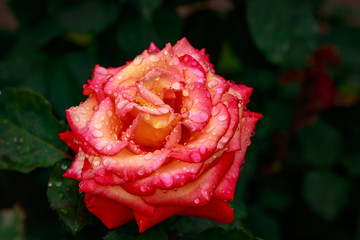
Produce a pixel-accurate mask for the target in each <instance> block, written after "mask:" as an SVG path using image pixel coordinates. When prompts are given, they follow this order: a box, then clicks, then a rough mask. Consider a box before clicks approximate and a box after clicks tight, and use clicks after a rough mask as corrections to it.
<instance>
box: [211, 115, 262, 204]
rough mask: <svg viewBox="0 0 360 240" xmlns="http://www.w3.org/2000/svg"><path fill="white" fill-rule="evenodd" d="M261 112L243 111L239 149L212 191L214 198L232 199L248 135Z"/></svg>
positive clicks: (248, 142)
mask: <svg viewBox="0 0 360 240" xmlns="http://www.w3.org/2000/svg"><path fill="white" fill-rule="evenodd" d="M260 117H261V114H258V113H253V112H250V111H245V112H244V116H243V118H242V122H241V150H240V151H238V152H236V154H235V160H234V163H233V165H232V166H231V168H230V169H229V171H228V172H227V173H226V174H225V176H224V178H223V180H222V181H221V182H220V183H219V185H218V186H217V188H216V190H215V192H214V198H217V199H226V200H232V199H233V198H234V191H235V186H236V182H237V180H238V178H239V173H240V167H241V165H242V164H243V162H244V156H245V153H246V149H247V147H248V146H249V145H250V136H251V133H252V132H253V131H254V129H255V125H256V122H257V121H258V120H259V118H260Z"/></svg>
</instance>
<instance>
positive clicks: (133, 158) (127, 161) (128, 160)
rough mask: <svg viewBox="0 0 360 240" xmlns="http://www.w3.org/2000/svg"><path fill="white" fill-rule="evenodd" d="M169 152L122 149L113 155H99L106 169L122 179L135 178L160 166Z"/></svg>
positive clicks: (148, 173)
mask: <svg viewBox="0 0 360 240" xmlns="http://www.w3.org/2000/svg"><path fill="white" fill-rule="evenodd" d="M169 152H170V151H169V150H165V149H162V150H161V151H160V150H156V151H155V152H153V153H152V152H149V153H147V154H144V155H138V154H135V153H133V152H131V151H129V150H127V149H123V150H122V151H121V152H120V153H118V154H117V155H115V156H112V157H110V156H101V159H102V162H103V164H104V166H105V168H106V170H108V171H112V172H113V173H115V174H116V175H117V176H119V177H120V178H122V179H125V180H128V179H130V180H136V179H137V178H139V176H140V177H145V176H147V175H150V174H151V173H152V172H154V171H155V170H156V169H158V168H160V167H161V166H162V165H163V164H164V163H165V162H166V161H167V160H168V156H169Z"/></svg>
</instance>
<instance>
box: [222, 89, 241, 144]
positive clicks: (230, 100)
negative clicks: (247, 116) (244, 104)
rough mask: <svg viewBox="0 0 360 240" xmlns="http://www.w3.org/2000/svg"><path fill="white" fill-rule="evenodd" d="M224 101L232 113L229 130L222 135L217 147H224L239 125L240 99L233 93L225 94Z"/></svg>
mask: <svg viewBox="0 0 360 240" xmlns="http://www.w3.org/2000/svg"><path fill="white" fill-rule="evenodd" d="M222 102H223V103H224V104H225V105H226V106H227V109H228V112H229V115H230V124H229V127H228V129H227V132H226V133H225V134H224V136H222V138H221V139H220V140H219V142H218V144H217V149H223V148H224V147H225V146H226V145H227V143H228V142H229V140H231V139H232V137H233V135H234V133H235V131H236V127H237V126H238V125H239V100H238V99H237V98H236V97H234V96H232V95H231V94H228V93H227V94H225V95H224V96H223V98H222Z"/></svg>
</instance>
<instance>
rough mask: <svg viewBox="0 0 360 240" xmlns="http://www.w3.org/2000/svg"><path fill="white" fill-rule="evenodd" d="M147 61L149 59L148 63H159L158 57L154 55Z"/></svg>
mask: <svg viewBox="0 0 360 240" xmlns="http://www.w3.org/2000/svg"><path fill="white" fill-rule="evenodd" d="M149 59H150V61H152V62H158V61H160V58H159V56H158V55H156V54H153V55H150V57H149Z"/></svg>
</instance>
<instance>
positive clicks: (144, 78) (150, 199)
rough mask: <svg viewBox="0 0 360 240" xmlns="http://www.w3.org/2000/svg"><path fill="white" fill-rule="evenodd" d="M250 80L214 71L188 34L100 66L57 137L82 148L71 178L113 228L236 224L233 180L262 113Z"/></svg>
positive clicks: (69, 172) (88, 204)
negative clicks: (195, 221)
mask: <svg viewBox="0 0 360 240" xmlns="http://www.w3.org/2000/svg"><path fill="white" fill-rule="evenodd" d="M251 92H252V88H249V87H246V86H245V85H242V84H240V85H236V84H235V83H232V82H229V81H226V80H225V79H224V78H222V77H220V76H218V75H216V74H215V71H214V68H213V65H212V64H211V63H210V61H209V56H208V55H206V54H205V50H204V49H202V50H200V51H199V50H196V49H194V48H193V47H192V46H191V45H190V44H189V42H188V41H187V40H186V38H183V39H181V40H180V41H178V42H177V43H176V44H175V45H174V46H171V44H167V45H166V46H165V48H164V49H162V50H160V49H159V48H157V47H156V46H155V44H153V43H151V45H150V47H149V49H147V50H145V51H144V52H143V53H142V54H141V55H138V56H137V57H136V58H135V59H134V60H133V61H130V62H127V63H126V64H125V65H124V66H122V67H118V68H104V67H101V66H99V65H96V66H95V69H94V72H93V76H92V79H91V80H89V81H88V84H85V85H84V92H83V93H84V95H86V96H88V98H87V100H86V101H85V102H82V103H80V105H79V106H76V107H71V108H70V109H68V110H67V111H66V116H67V120H68V122H69V124H70V127H71V129H72V131H66V132H65V133H61V134H60V137H61V139H62V140H64V141H65V142H66V143H67V144H68V145H69V146H70V147H71V148H72V149H73V150H74V151H75V152H76V153H77V155H76V158H75V160H74V161H73V163H72V166H71V167H70V168H69V169H68V170H67V172H66V173H65V174H64V177H67V178H73V179H76V180H78V181H80V184H79V188H80V191H81V192H84V193H85V197H84V201H85V203H86V207H87V209H88V210H89V211H90V212H92V213H93V214H94V215H96V216H97V217H98V218H99V219H100V220H101V221H102V222H103V223H104V224H105V225H106V226H107V227H108V228H115V227H118V226H120V225H123V224H125V223H127V222H129V221H131V220H133V219H135V220H136V222H137V224H138V226H139V229H140V232H143V231H145V230H146V229H148V228H149V227H151V226H153V225H155V224H157V223H159V222H161V221H162V220H164V219H166V218H168V217H171V216H173V215H181V216H195V217H204V218H208V219H212V220H215V221H218V222H222V223H230V222H231V221H232V220H233V217H234V210H233V209H232V208H230V206H229V204H228V201H232V200H233V197H234V190H235V185H236V181H237V179H238V176H239V172H240V168H241V165H242V164H243V162H244V155H245V152H246V149H247V147H248V146H249V144H250V136H251V133H252V132H253V130H254V128H255V124H256V122H257V120H258V119H259V118H260V117H261V114H258V113H254V112H251V111H249V110H247V109H246V107H245V105H246V104H247V103H248V102H249V97H250V95H251Z"/></svg>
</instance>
